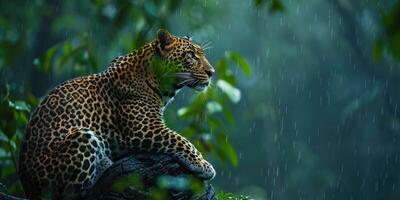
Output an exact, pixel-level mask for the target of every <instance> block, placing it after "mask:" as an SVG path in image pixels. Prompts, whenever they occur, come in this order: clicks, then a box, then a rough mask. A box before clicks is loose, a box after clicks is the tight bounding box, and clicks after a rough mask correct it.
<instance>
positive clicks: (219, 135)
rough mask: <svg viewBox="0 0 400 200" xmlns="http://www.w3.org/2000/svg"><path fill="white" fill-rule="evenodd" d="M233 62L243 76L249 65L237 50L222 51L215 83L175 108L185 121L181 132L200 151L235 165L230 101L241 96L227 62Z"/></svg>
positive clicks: (233, 101) (236, 158)
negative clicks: (230, 134)
mask: <svg viewBox="0 0 400 200" xmlns="http://www.w3.org/2000/svg"><path fill="white" fill-rule="evenodd" d="M230 62H231V63H236V64H237V65H238V67H239V69H241V70H242V72H243V73H244V74H246V75H247V76H250V75H251V68H250V65H249V64H248V63H247V61H246V60H245V59H244V58H243V57H242V56H240V55H239V54H237V53H234V52H226V53H225V57H224V58H221V59H220V60H219V61H217V65H216V69H215V70H216V74H217V78H216V79H217V80H214V82H216V85H212V86H211V87H209V88H207V90H206V91H205V92H202V93H199V94H197V95H195V96H193V98H192V100H191V101H190V104H189V106H186V107H182V108H180V109H179V110H178V111H177V114H178V116H179V117H180V118H181V119H182V120H185V121H186V122H188V123H189V126H188V127H186V128H185V129H183V130H182V134H183V135H185V136H187V137H189V138H192V139H193V140H194V141H196V143H197V144H198V145H199V147H200V150H201V151H203V152H211V153H212V154H214V155H216V156H217V157H218V158H219V160H221V161H222V163H223V164H224V163H226V162H229V163H231V164H232V165H233V166H237V165H238V156H237V153H236V150H235V149H234V147H233V146H232V144H231V143H230V142H229V140H228V135H229V133H228V132H227V130H228V127H227V126H232V125H234V124H235V119H234V117H233V114H232V111H231V106H230V103H233V104H235V103H238V102H239V100H240V97H241V93H240V90H239V89H237V88H236V85H237V80H236V77H235V76H234V75H233V72H232V68H230V67H228V66H229V63H230Z"/></svg>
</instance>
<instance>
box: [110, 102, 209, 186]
mask: <svg viewBox="0 0 400 200" xmlns="http://www.w3.org/2000/svg"><path fill="white" fill-rule="evenodd" d="M138 111H139V112H138ZM118 121H119V126H120V127H119V128H120V131H121V132H120V137H119V139H117V140H118V142H119V143H120V146H122V147H125V148H127V149H129V150H132V151H141V152H155V153H166V154H169V155H171V156H172V157H174V158H175V159H177V160H178V161H179V162H180V163H182V164H183V165H184V166H186V167H187V168H188V169H189V170H191V171H192V172H194V173H195V174H196V175H198V176H199V177H201V178H204V179H212V178H214V176H215V170H214V168H213V166H212V165H211V164H210V163H209V162H207V161H206V160H205V159H204V158H203V156H202V155H201V153H200V152H199V151H198V150H197V149H196V148H195V146H194V145H193V144H192V143H190V142H189V140H187V139H186V138H184V137H183V136H181V135H179V134H178V133H176V132H174V131H172V130H170V129H169V128H168V127H166V126H165V124H164V122H163V120H162V115H161V114H157V110H154V107H152V105H147V104H146V102H142V101H128V102H125V103H120V104H119V120H118Z"/></svg>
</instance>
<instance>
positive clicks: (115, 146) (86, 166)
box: [19, 29, 216, 199]
mask: <svg viewBox="0 0 400 200" xmlns="http://www.w3.org/2000/svg"><path fill="white" fill-rule="evenodd" d="M155 35H156V36H155V39H153V40H152V41H151V42H149V43H147V44H145V45H144V46H142V47H140V48H137V49H136V50H134V51H132V52H131V53H128V54H126V55H124V56H118V57H116V58H115V59H114V60H113V61H112V62H111V63H110V64H109V66H108V67H107V68H106V69H105V70H103V71H102V72H99V73H95V74H91V75H87V76H83V77H78V78H73V79H71V80H67V81H65V82H64V83H61V84H60V85H58V86H56V87H55V88H53V89H52V90H51V91H50V92H49V93H48V94H47V96H45V97H44V98H43V100H42V101H41V102H40V104H39V105H38V107H37V108H36V109H35V111H34V112H33V113H32V115H31V116H30V119H29V122H28V124H27V127H26V132H25V136H24V139H23V141H22V144H21V148H20V159H19V177H20V180H21V183H22V186H23V188H24V191H25V193H26V197H27V198H29V199H41V198H43V196H45V195H48V194H51V195H52V196H53V197H56V198H64V197H66V196H68V195H72V194H73V195H80V194H85V192H86V193H87V192H88V191H89V190H90V189H91V188H93V187H94V185H95V183H96V182H97V181H98V180H99V178H100V177H101V175H102V174H103V173H104V172H105V171H106V170H107V169H108V168H110V166H112V165H113V163H115V162H116V161H117V160H118V159H121V158H123V157H124V156H127V155H132V154H135V153H155V154H166V155H169V156H171V157H172V158H174V159H175V160H176V161H177V162H178V163H180V164H182V166H184V167H186V168H187V169H188V170H189V171H190V172H192V173H193V174H194V175H195V176H197V177H200V178H201V179H204V180H211V179H213V178H214V176H215V174H216V172H215V170H214V168H213V166H212V165H211V164H210V163H209V162H208V161H207V160H205V159H204V158H203V155H202V154H201V153H200V152H199V151H198V150H197V148H196V147H195V146H194V145H193V144H192V143H191V142H190V141H189V140H188V139H186V138H185V137H183V136H182V135H180V134H179V133H177V132H176V131H173V130H172V129H170V128H168V127H167V126H166V124H165V122H164V119H163V112H164V109H165V107H166V106H167V105H168V103H169V100H170V99H173V97H174V96H175V95H176V93H177V92H178V91H179V90H180V89H181V88H183V87H187V88H192V89H195V90H199V91H203V90H205V89H206V88H207V87H208V86H209V84H210V82H211V78H212V76H213V75H214V73H215V69H214V68H213V66H212V65H211V64H210V63H209V61H208V60H207V58H206V56H205V52H204V49H203V48H202V47H201V45H199V44H196V43H194V42H193V41H192V40H191V38H189V37H186V36H184V37H180V36H175V35H173V34H171V33H169V32H168V31H167V30H165V29H160V30H158V31H157V32H156V34H155ZM156 59H159V60H161V61H162V62H161V63H163V65H162V66H161V67H164V68H168V67H171V68H172V66H175V67H174V68H176V69H177V70H176V71H174V74H175V75H176V77H174V79H173V80H175V81H173V82H172V87H167V89H161V88H165V87H161V86H162V85H160V84H161V81H160V79H159V77H158V76H157V75H156V73H155V72H154V70H152V65H154V64H153V63H154V60H156Z"/></svg>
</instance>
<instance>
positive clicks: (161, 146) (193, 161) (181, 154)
mask: <svg viewBox="0 0 400 200" xmlns="http://www.w3.org/2000/svg"><path fill="white" fill-rule="evenodd" d="M160 138H161V141H160V142H157V140H159V139H160ZM153 140H154V143H153V145H152V150H154V151H157V152H165V153H167V154H170V155H172V156H173V157H174V158H176V159H177V160H179V161H180V162H181V163H182V164H184V165H185V166H186V167H188V168H189V170H191V171H193V172H195V173H196V174H197V175H198V176H199V177H201V178H204V179H213V178H214V177H215V174H216V172H215V170H214V167H213V166H212V165H211V164H210V163H209V162H208V161H207V160H205V159H204V158H203V156H202V155H201V153H200V152H199V151H198V150H197V149H196V147H195V146H194V145H193V144H192V143H191V142H190V141H189V140H188V139H186V138H185V137H183V136H181V135H179V134H178V133H175V132H174V131H171V130H168V131H167V132H165V133H160V134H155V136H154V137H153ZM141 147H143V143H142V144H141Z"/></svg>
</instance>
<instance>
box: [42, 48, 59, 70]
mask: <svg viewBox="0 0 400 200" xmlns="http://www.w3.org/2000/svg"><path fill="white" fill-rule="evenodd" d="M57 49H58V46H57V45H56V46H53V47H51V48H50V49H48V50H47V51H46V53H45V54H44V56H43V59H42V62H41V65H39V66H40V69H41V70H43V71H44V72H49V70H50V66H51V63H52V62H53V57H54V55H55V54H56V52H57Z"/></svg>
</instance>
